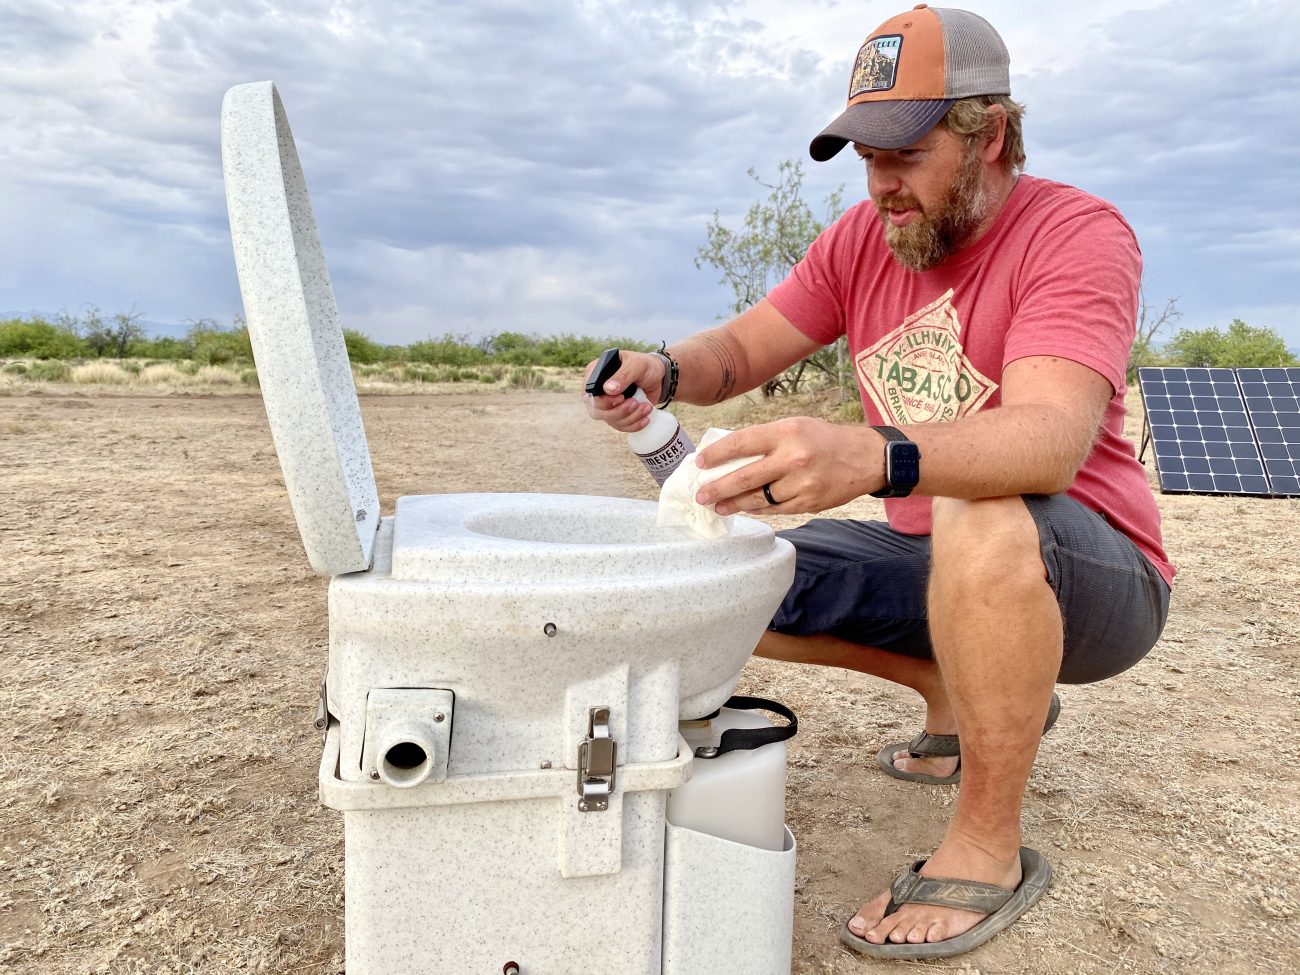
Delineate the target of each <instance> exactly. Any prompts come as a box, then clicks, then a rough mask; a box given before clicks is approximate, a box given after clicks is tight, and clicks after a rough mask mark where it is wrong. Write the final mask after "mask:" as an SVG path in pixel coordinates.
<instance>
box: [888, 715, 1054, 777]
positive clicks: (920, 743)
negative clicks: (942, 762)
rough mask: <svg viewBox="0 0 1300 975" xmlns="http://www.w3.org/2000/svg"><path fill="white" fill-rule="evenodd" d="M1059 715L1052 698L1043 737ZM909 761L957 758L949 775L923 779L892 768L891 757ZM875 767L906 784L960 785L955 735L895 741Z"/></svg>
mask: <svg viewBox="0 0 1300 975" xmlns="http://www.w3.org/2000/svg"><path fill="white" fill-rule="evenodd" d="M1060 715H1061V699H1060V698H1059V697H1057V696H1056V694H1052V703H1051V704H1050V705H1049V706H1048V708H1047V723H1046V724H1044V725H1043V734H1047V733H1048V732H1049V731H1051V730H1052V726H1053V725H1055V724H1056V719H1057V718H1058V717H1060ZM904 748H906V749H907V754H908V755H910V756H911V757H912V758H952V757H953V756H954V755H955V756H956V757H957V769H956V771H954V772H953V773H952V775H927V774H925V773H924V772H907V771H904V770H903V769H900V768H895V767H894V755H895V753H897V752H899V751H901V750H902V749H904ZM876 764H877V765H879V766H880V767H881V768H882V769H884V770H885V772H886V773H887V774H889V775H892V776H893V777H894V778H896V779H904V780H906V781H908V782H921V783H923V784H925V785H956V784H957V783H958V782H960V781H961V744H960V742H959V740H958V738H957V736H956V735H932V734H930V733H929V732H928V731H922V732H921V733H920V734H919V735H917V736H916V737H915V738H913V739H912V740H911V741H899V742H895V743H894V744H892V745H886V746H885V747H884V748H882V749H881V750H880V751H878V752H877V753H876Z"/></svg>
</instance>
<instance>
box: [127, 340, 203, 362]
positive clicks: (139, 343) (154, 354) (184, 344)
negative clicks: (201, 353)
mask: <svg viewBox="0 0 1300 975" xmlns="http://www.w3.org/2000/svg"><path fill="white" fill-rule="evenodd" d="M127 354H128V355H132V356H135V357H136V358H138V359H166V360H168V361H169V362H174V361H175V360H177V359H192V358H194V343H193V342H191V341H190V340H189V339H178V338H173V337H172V336H170V335H160V336H159V337H158V338H156V339H136V340H135V341H134V342H132V343H131V344H130V345H129V346H127Z"/></svg>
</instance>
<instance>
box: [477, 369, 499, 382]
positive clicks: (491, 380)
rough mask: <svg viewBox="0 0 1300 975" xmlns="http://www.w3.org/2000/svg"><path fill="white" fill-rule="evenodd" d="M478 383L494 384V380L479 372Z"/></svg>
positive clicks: (488, 375) (487, 374)
mask: <svg viewBox="0 0 1300 975" xmlns="http://www.w3.org/2000/svg"><path fill="white" fill-rule="evenodd" d="M478 381H479V382H481V383H494V382H496V380H495V379H493V378H492V376H491V375H490V374H489V373H486V372H481V373H479V374H478Z"/></svg>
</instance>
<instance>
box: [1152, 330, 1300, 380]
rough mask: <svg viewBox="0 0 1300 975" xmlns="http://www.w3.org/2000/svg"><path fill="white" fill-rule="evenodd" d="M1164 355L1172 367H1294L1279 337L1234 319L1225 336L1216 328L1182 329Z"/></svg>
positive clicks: (1290, 356) (1284, 341) (1292, 360)
mask: <svg viewBox="0 0 1300 975" xmlns="http://www.w3.org/2000/svg"><path fill="white" fill-rule="evenodd" d="M1164 353H1165V355H1166V356H1167V358H1168V360H1169V363H1170V364H1171V365H1175V366H1216V367H1224V368H1232V369H1236V368H1242V367H1251V366H1255V367H1267V366H1294V365H1295V364H1296V358H1295V356H1293V355H1292V354H1291V353H1290V351H1288V349H1287V347H1286V340H1285V339H1283V338H1282V336H1281V335H1279V334H1278V333H1277V332H1275V331H1273V329H1271V328H1266V327H1256V326H1253V325H1247V324H1246V323H1245V322H1243V321H1242V320H1241V319H1240V318H1234V319H1233V320H1232V322H1231V324H1229V325H1228V329H1227V331H1226V332H1225V331H1222V330H1220V329H1217V328H1200V329H1189V328H1184V329H1181V330H1180V331H1179V332H1178V334H1177V335H1175V336H1174V337H1173V338H1172V339H1171V340H1170V342H1169V344H1168V345H1167V346H1166V347H1165V349H1164Z"/></svg>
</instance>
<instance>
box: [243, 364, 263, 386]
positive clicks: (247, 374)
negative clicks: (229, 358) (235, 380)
mask: <svg viewBox="0 0 1300 975" xmlns="http://www.w3.org/2000/svg"><path fill="white" fill-rule="evenodd" d="M239 381H240V382H241V383H243V384H244V385H245V386H252V387H254V388H255V389H260V388H261V386H262V382H261V380H259V379H258V378H257V370H256V369H245V370H243V371H242V372H240V374H239Z"/></svg>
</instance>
